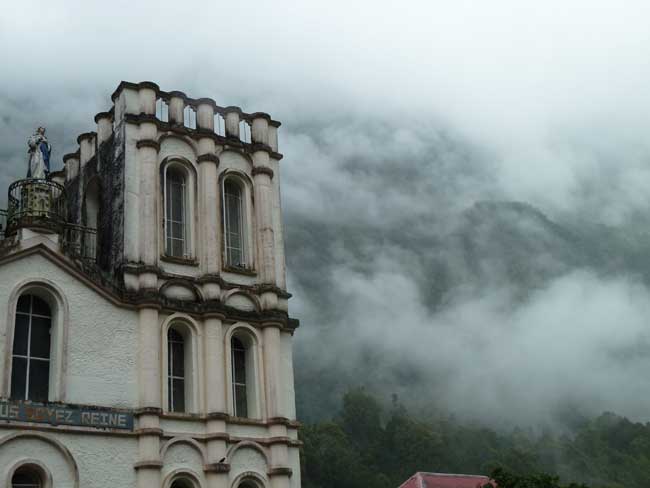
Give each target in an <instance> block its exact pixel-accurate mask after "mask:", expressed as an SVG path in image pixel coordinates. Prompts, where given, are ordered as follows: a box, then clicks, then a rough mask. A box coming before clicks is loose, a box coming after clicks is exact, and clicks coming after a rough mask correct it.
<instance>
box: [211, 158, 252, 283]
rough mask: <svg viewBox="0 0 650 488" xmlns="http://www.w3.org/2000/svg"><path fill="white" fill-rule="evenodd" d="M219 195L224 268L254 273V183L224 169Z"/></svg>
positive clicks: (247, 176)
mask: <svg viewBox="0 0 650 488" xmlns="http://www.w3.org/2000/svg"><path fill="white" fill-rule="evenodd" d="M222 156H223V153H222ZM219 192H220V195H221V198H220V203H221V208H220V212H219V213H220V216H221V232H222V236H223V238H222V240H221V254H222V262H223V263H224V267H225V268H227V269H230V270H233V271H237V270H238V269H240V270H247V271H252V270H254V269H255V263H256V256H257V253H256V239H255V209H254V199H253V181H252V180H251V178H250V176H249V175H248V174H247V173H245V172H243V171H240V170H238V169H233V168H225V169H224V170H223V171H221V173H220V174H219Z"/></svg>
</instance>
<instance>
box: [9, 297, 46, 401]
mask: <svg viewBox="0 0 650 488" xmlns="http://www.w3.org/2000/svg"><path fill="white" fill-rule="evenodd" d="M51 330H52V311H51V309H50V306H49V305H48V304H47V302H45V301H44V300H43V299H41V298H39V297H37V296H36V295H30V294H25V295H22V296H21V297H20V298H19V299H18V304H17V305H16V323H15V327H14V343H13V350H12V361H11V398H14V399H17V400H33V401H37V402H46V401H47V400H48V396H49V384H50V342H51Z"/></svg>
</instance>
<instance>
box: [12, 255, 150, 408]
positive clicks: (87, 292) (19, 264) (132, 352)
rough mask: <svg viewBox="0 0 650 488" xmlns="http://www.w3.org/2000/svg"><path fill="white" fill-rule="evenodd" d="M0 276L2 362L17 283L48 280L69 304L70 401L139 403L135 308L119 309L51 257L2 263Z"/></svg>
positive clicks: (110, 404)
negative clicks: (54, 261) (9, 302)
mask: <svg viewBox="0 0 650 488" xmlns="http://www.w3.org/2000/svg"><path fill="white" fill-rule="evenodd" d="M1 273H2V279H1V280H0V311H1V312H0V341H1V343H0V364H5V363H4V360H5V358H4V355H5V350H6V349H7V348H6V347H5V340H6V337H7V331H8V326H11V327H13V324H7V321H8V313H7V312H8V311H7V306H6V304H7V303H8V301H9V297H10V295H11V293H12V291H13V290H14V289H15V288H16V286H18V284H19V283H23V282H26V281H31V280H33V281H35V282H37V281H39V280H41V279H43V278H44V279H47V280H49V281H51V282H53V283H54V284H55V285H57V286H58V287H59V288H60V289H61V290H63V292H64V293H65V298H66V299H67V302H68V303H69V322H68V344H67V348H66V352H65V358H66V361H67V372H66V374H65V378H64V383H65V390H66V394H65V397H64V398H63V399H62V400H63V401H65V402H68V403H79V404H92V405H103V406H107V407H136V406H137V391H136V390H137V384H136V378H137V376H136V359H137V347H138V336H137V331H136V326H137V319H136V315H135V312H133V311H130V310H126V309H122V308H118V307H116V306H115V305H113V304H111V303H110V302H108V301H107V300H106V299H104V298H103V297H101V296H100V295H99V294H97V293H96V292H95V291H93V290H92V289H90V288H89V287H87V286H86V285H85V284H83V283H81V282H79V281H78V280H77V279H75V278H74V277H73V276H72V275H70V274H68V273H67V272H65V271H63V270H62V269H61V268H59V267H58V266H57V265H55V264H53V263H52V262H51V261H49V260H48V259H46V258H44V257H42V256H39V255H32V256H29V257H26V258H24V259H21V260H19V261H14V262H10V263H7V264H5V265H3V266H2V271H1Z"/></svg>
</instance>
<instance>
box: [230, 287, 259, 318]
mask: <svg viewBox="0 0 650 488" xmlns="http://www.w3.org/2000/svg"><path fill="white" fill-rule="evenodd" d="M222 301H223V303H224V304H225V305H226V306H229V307H233V308H236V309H238V310H244V311H246V312H253V311H255V312H259V311H261V310H262V304H261V303H260V300H259V298H258V297H257V296H255V295H253V294H252V293H249V292H247V291H245V290H242V289H240V288H235V289H232V290H228V291H227V292H226V293H224V295H223V299H222Z"/></svg>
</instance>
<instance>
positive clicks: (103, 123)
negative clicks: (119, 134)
mask: <svg viewBox="0 0 650 488" xmlns="http://www.w3.org/2000/svg"><path fill="white" fill-rule="evenodd" d="M95 123H96V124H97V145H98V146H99V145H100V144H101V143H102V142H104V141H107V140H109V139H110V138H111V135H113V114H111V113H110V112H100V113H98V114H97V115H95Z"/></svg>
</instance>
